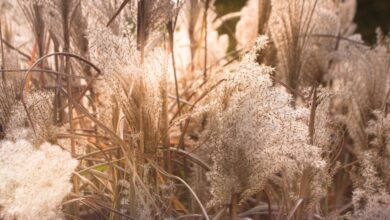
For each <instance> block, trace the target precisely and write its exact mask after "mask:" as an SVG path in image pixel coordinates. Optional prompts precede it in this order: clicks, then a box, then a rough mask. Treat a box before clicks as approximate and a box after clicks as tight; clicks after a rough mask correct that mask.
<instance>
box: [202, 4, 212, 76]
mask: <svg viewBox="0 0 390 220" xmlns="http://www.w3.org/2000/svg"><path fill="white" fill-rule="evenodd" d="M209 5H210V0H206V2H205V9H204V17H203V18H204V31H205V34H204V70H203V77H204V80H205V81H206V79H207V50H208V48H207V46H208V45H207V12H208V10H209Z"/></svg>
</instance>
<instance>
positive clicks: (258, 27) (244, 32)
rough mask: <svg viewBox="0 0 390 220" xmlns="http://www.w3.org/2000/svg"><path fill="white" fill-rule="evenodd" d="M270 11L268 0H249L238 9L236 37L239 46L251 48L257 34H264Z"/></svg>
mask: <svg viewBox="0 0 390 220" xmlns="http://www.w3.org/2000/svg"><path fill="white" fill-rule="evenodd" d="M270 13H271V1H270V0H249V1H248V2H247V3H246V6H244V7H243V8H242V9H241V11H240V20H239V21H238V23H237V26H236V34H235V36H236V39H237V42H238V44H239V46H240V48H247V47H249V48H251V47H252V46H253V45H254V44H255V42H256V39H257V37H258V35H259V34H265V33H266V31H267V27H266V26H267V23H268V19H269V16H270Z"/></svg>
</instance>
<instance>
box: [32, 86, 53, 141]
mask: <svg viewBox="0 0 390 220" xmlns="http://www.w3.org/2000/svg"><path fill="white" fill-rule="evenodd" d="M52 100H53V94H52V93H50V92H46V91H37V92H33V93H30V94H28V95H26V97H25V103H26V106H27V111H28V112H29V115H30V118H31V122H30V121H29V125H30V127H31V128H33V130H34V131H35V135H36V141H38V143H39V142H45V141H47V142H50V143H55V142H56V134H57V132H56V131H57V128H56V126H55V125H54V123H53V114H54V112H53V103H52ZM31 123H32V124H31Z"/></svg>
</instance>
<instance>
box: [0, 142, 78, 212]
mask: <svg viewBox="0 0 390 220" xmlns="http://www.w3.org/2000/svg"><path fill="white" fill-rule="evenodd" d="M77 164H78V162H77V160H75V159H72V157H71V156H70V154H69V153H67V152H65V151H63V150H61V148H60V147H58V146H56V145H51V144H48V143H44V144H42V145H41V146H39V149H37V148H35V147H34V146H33V144H31V143H30V142H28V141H26V140H23V139H19V140H17V141H16V142H10V141H3V142H0V179H1V181H0V207H1V209H0V218H2V219H5V220H8V219H9V220H11V219H47V220H49V219H57V218H60V217H61V211H60V210H61V202H62V200H63V199H64V197H65V196H67V195H68V193H70V191H71V188H72V184H71V183H70V177H71V174H72V172H73V171H74V169H75V168H76V167H77Z"/></svg>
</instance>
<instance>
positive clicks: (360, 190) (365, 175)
mask: <svg viewBox="0 0 390 220" xmlns="http://www.w3.org/2000/svg"><path fill="white" fill-rule="evenodd" d="M378 156H379V155H378V154H377V153H375V152H370V151H366V152H364V153H362V154H361V155H359V159H360V164H361V167H360V171H359V174H357V175H358V176H359V177H358V181H355V182H354V186H355V189H354V191H353V196H352V202H353V205H354V214H353V218H357V219H364V220H365V219H388V218H389V217H390V212H389V208H390V194H389V193H388V191H386V188H385V187H386V185H385V184H384V182H383V181H382V180H381V176H380V175H379V173H378V172H377V170H376V167H375V166H374V163H375V160H376V159H377V157H378Z"/></svg>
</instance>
